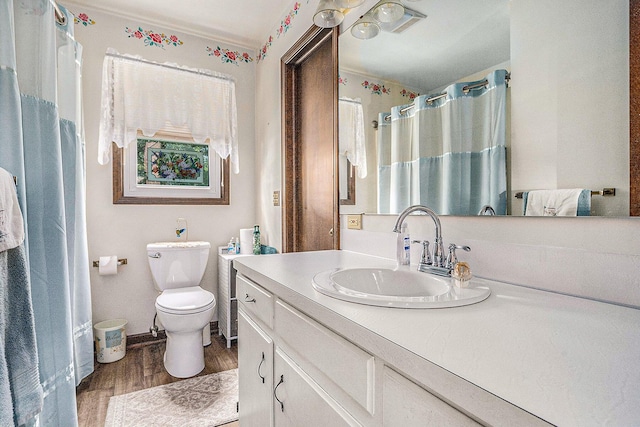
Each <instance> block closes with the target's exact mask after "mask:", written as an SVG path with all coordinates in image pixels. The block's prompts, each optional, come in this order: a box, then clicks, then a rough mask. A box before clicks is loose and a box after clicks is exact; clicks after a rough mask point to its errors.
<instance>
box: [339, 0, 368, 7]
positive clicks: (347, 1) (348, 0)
mask: <svg viewBox="0 0 640 427" xmlns="http://www.w3.org/2000/svg"><path fill="white" fill-rule="evenodd" d="M362 3H364V0H336V4H337V5H338V7H341V8H343V9H353V8H354V7H358V6H360V5H361V4H362Z"/></svg>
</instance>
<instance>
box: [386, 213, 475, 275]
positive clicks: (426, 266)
mask: <svg viewBox="0 0 640 427" xmlns="http://www.w3.org/2000/svg"><path fill="white" fill-rule="evenodd" d="M417 211H419V212H423V213H426V214H427V215H429V216H430V217H431V219H432V220H433V223H434V224H435V226H436V239H435V241H434V242H433V259H432V258H431V257H430V256H429V242H427V241H426V240H425V241H415V240H414V241H413V243H421V244H422V245H423V247H422V256H421V257H420V263H419V264H418V270H419V271H422V272H424V273H433V274H437V275H440V276H450V275H451V271H452V270H453V269H454V268H455V264H456V263H457V262H458V259H457V257H456V255H455V250H456V249H463V250H465V251H470V250H471V248H470V247H468V246H458V245H455V244H451V245H450V246H449V256H448V257H447V258H446V259H445V255H444V244H443V242H442V226H441V225H440V218H439V217H438V214H436V213H435V212H434V211H433V210H432V209H430V208H428V207H426V206H422V205H413V206H409V207H408V208H406V209H405V210H403V211H402V213H400V215H399V216H398V219H397V220H396V225H395V227H393V231H394V232H395V233H400V232H402V224H403V223H404V221H405V219H406V218H407V216H409V215H410V214H412V213H413V212H417Z"/></svg>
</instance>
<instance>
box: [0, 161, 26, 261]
mask: <svg viewBox="0 0 640 427" xmlns="http://www.w3.org/2000/svg"><path fill="white" fill-rule="evenodd" d="M23 240H24V224H23V222H22V212H21V211H20V205H19V204H18V198H17V196H16V184H15V182H14V181H13V176H12V175H11V174H10V173H9V172H7V171H6V170H4V169H2V168H0V252H2V251H6V250H7V249H12V248H15V247H17V246H19V245H20V244H21V243H22V241H23Z"/></svg>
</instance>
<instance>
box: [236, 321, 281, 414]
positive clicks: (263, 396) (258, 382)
mask: <svg viewBox="0 0 640 427" xmlns="http://www.w3.org/2000/svg"><path fill="white" fill-rule="evenodd" d="M238 334H239V336H240V339H239V340H238V375H239V384H238V393H239V401H240V412H239V418H240V423H241V424H242V427H253V426H256V427H265V426H273V412H272V411H273V405H272V403H271V402H272V400H273V340H272V339H271V337H270V336H269V335H268V334H267V333H266V332H264V331H263V330H262V329H261V328H260V327H259V326H258V325H257V324H256V323H255V322H253V321H252V320H251V319H250V318H249V317H248V316H247V315H246V314H245V312H244V311H243V310H242V309H240V310H239V311H238Z"/></svg>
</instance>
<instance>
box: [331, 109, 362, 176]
mask: <svg viewBox="0 0 640 427" xmlns="http://www.w3.org/2000/svg"><path fill="white" fill-rule="evenodd" d="M338 111H339V114H340V117H339V123H340V135H339V141H340V142H339V148H340V154H344V155H345V156H346V157H347V159H349V161H350V162H351V164H352V165H353V166H356V171H357V173H358V178H366V176H367V150H366V145H365V139H364V114H363V111H362V102H361V101H360V99H349V98H340V101H339V103H338Z"/></svg>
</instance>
